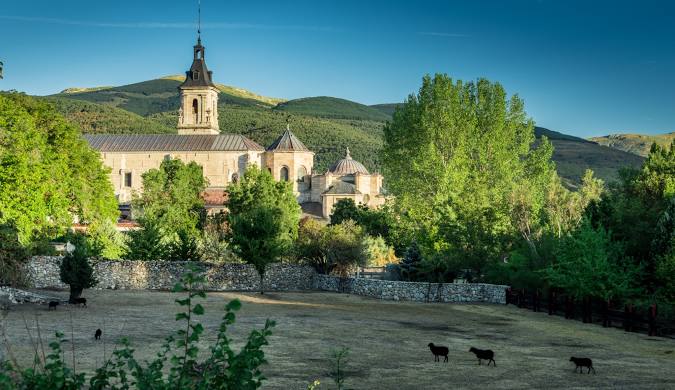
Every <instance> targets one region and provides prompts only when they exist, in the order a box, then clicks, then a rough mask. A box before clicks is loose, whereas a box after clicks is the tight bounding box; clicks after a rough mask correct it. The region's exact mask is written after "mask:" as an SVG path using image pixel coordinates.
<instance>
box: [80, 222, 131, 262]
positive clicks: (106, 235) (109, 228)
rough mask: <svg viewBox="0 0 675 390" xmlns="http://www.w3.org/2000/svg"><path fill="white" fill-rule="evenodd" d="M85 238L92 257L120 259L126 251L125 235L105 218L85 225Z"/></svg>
mask: <svg viewBox="0 0 675 390" xmlns="http://www.w3.org/2000/svg"><path fill="white" fill-rule="evenodd" d="M87 238H88V240H89V242H90V243H91V247H92V256H94V257H103V258H104V259H112V260H116V259H121V258H122V256H124V253H125V252H126V251H127V243H126V241H127V236H125V235H124V233H122V232H119V231H118V230H117V229H116V228H115V224H114V223H113V222H112V221H110V220H107V219H106V220H101V221H94V222H92V223H90V224H89V226H87Z"/></svg>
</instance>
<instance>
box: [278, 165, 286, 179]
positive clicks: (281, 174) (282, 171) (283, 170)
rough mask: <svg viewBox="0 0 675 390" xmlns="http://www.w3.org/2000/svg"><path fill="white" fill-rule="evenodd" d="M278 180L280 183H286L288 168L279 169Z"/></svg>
mask: <svg viewBox="0 0 675 390" xmlns="http://www.w3.org/2000/svg"><path fill="white" fill-rule="evenodd" d="M279 179H281V180H282V181H288V168H287V167H281V171H279Z"/></svg>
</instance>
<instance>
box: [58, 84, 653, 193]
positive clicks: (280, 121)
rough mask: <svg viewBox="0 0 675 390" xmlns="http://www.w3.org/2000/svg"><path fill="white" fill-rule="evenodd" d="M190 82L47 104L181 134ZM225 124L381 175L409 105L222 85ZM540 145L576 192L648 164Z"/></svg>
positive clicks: (115, 125) (319, 160)
mask: <svg viewBox="0 0 675 390" xmlns="http://www.w3.org/2000/svg"><path fill="white" fill-rule="evenodd" d="M182 80H183V76H168V77H164V78H160V79H155V80H149V81H143V82H140V83H135V84H129V85H123V86H119V87H96V88H69V89H67V90H64V91H62V92H61V93H59V94H56V95H51V96H48V97H45V99H48V100H50V101H52V102H53V103H54V104H55V106H56V108H57V109H58V110H59V111H60V112H61V113H63V114H64V115H65V116H66V117H67V118H69V119H70V120H71V121H73V122H75V123H77V124H78V125H79V126H80V127H81V128H82V129H83V131H84V132H85V133H175V132H176V123H177V121H178V113H177V111H178V106H179V101H178V90H177V87H178V85H179V84H180V83H181V82H182ZM218 88H219V89H220V94H219V105H218V110H219V120H220V128H221V129H222V131H223V132H229V133H237V134H243V135H246V136H247V137H249V138H251V139H252V140H254V141H256V142H258V143H259V144H261V145H264V146H265V145H269V144H271V143H272V142H273V141H274V139H275V138H276V137H278V136H279V134H281V133H282V132H283V129H284V128H285V127H286V121H287V120H288V115H289V114H292V115H291V118H290V126H291V129H292V130H293V132H294V133H295V134H296V135H297V136H298V137H299V138H300V139H301V140H302V141H303V142H304V143H305V144H306V145H307V147H309V148H310V149H311V150H313V151H314V152H315V153H316V155H315V170H316V171H317V172H324V171H325V170H326V169H328V167H329V166H330V165H331V164H332V163H333V162H335V161H336V160H338V159H340V158H342V157H344V154H345V149H346V148H347V147H349V149H350V150H351V153H352V156H353V157H354V158H355V159H357V160H359V161H361V162H362V163H363V164H364V165H365V166H366V167H367V168H368V169H369V170H371V171H378V170H379V169H380V161H379V151H380V150H381V148H382V146H383V131H382V127H383V126H384V124H385V122H386V121H389V120H391V116H392V114H393V112H394V111H395V109H396V107H397V106H398V105H400V104H401V103H389V104H377V105H373V106H367V105H363V104H360V103H356V102H353V101H349V100H345V99H338V98H333V97H327V96H319V97H309V98H302V99H294V100H288V101H286V100H284V99H278V98H270V97H266V96H262V95H258V94H255V93H252V92H249V91H247V90H245V89H241V88H236V87H230V86H225V85H220V84H218ZM535 134H536V136H537V137H538V138H541V136H544V135H545V136H546V137H548V138H549V139H550V140H551V142H552V143H553V146H554V148H555V151H554V154H553V160H554V161H555V162H556V165H557V168H558V172H559V174H560V175H561V176H562V177H563V179H564V180H565V182H566V183H567V184H568V185H569V186H570V187H574V186H576V185H577V184H578V183H579V182H580V181H581V177H582V176H583V173H584V171H585V170H586V169H588V168H590V169H592V170H593V171H594V172H595V173H596V175H597V177H600V178H602V179H604V180H605V181H611V180H613V179H615V178H616V177H617V173H618V170H619V168H621V167H623V166H629V167H634V168H637V167H639V166H640V165H641V164H642V161H643V158H642V157H640V156H637V155H635V154H632V153H627V152H624V151H621V150H617V149H613V148H610V147H607V146H603V145H599V144H598V143H596V142H593V141H589V140H585V139H583V138H578V137H574V136H571V135H567V134H562V133H559V132H556V131H552V130H549V129H546V128H542V127H536V128H535Z"/></svg>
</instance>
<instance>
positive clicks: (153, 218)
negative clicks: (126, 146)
mask: <svg viewBox="0 0 675 390" xmlns="http://www.w3.org/2000/svg"><path fill="white" fill-rule="evenodd" d="M207 185H208V183H207V180H206V179H205V178H204V174H203V172H202V167H201V166H200V165H199V164H197V163H195V162H189V163H187V164H186V163H184V162H182V161H181V160H178V159H173V160H165V161H162V163H161V164H160V167H159V169H150V170H149V171H147V172H145V173H144V174H143V193H142V194H140V195H137V196H135V197H134V199H133V201H132V205H133V209H134V214H135V216H136V217H137V219H138V220H139V222H141V225H143V226H144V225H145V224H147V223H152V224H153V225H155V226H156V227H157V228H159V230H160V231H161V233H162V235H163V238H164V241H165V243H167V244H168V243H169V242H173V241H174V240H176V239H177V237H178V233H179V232H185V233H187V234H190V235H196V234H197V225H198V223H199V221H200V218H201V216H202V212H203V210H204V200H203V199H202V196H201V194H202V192H203V191H204V190H205V189H206V186H207Z"/></svg>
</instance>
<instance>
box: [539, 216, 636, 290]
mask: <svg viewBox="0 0 675 390" xmlns="http://www.w3.org/2000/svg"><path fill="white" fill-rule="evenodd" d="M556 252H557V253H556V259H555V261H554V262H553V263H552V264H551V265H549V266H548V267H547V268H546V269H545V272H544V275H545V277H546V279H547V280H548V282H549V283H550V285H551V286H553V287H558V288H562V289H563V290H565V292H567V293H569V294H571V295H572V296H574V297H575V298H576V299H582V298H585V297H596V298H600V299H602V300H605V301H606V300H609V299H617V298H619V299H621V298H627V297H629V296H631V295H632V294H634V293H636V291H637V289H636V287H635V283H636V281H637V275H638V272H639V269H636V268H635V267H632V266H630V265H629V264H627V263H626V262H623V261H621V258H622V250H621V248H620V246H618V245H617V244H616V243H613V242H612V241H611V240H610V236H609V234H608V233H607V231H605V230H604V228H602V227H599V228H594V227H593V226H592V224H591V222H590V221H589V220H587V219H584V220H583V221H582V222H581V224H580V225H579V227H578V228H577V229H576V230H575V231H574V232H572V233H571V234H569V235H568V236H566V237H564V238H563V239H562V240H561V242H560V243H559V246H558V248H557V250H556Z"/></svg>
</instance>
